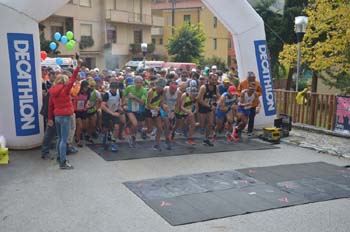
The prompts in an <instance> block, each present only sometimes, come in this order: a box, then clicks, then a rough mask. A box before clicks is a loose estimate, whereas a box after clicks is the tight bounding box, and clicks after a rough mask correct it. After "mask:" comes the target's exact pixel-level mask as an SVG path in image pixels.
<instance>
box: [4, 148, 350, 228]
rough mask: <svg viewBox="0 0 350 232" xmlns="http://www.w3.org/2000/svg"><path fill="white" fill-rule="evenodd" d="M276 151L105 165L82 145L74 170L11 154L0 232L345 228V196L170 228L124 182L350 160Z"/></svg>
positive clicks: (349, 218) (29, 154)
mask: <svg viewBox="0 0 350 232" xmlns="http://www.w3.org/2000/svg"><path fill="white" fill-rule="evenodd" d="M279 146H280V149H273V150H261V151H239V152H226V153H211V154H196V155H186V156H176V157H162V158H150V159H140V160H130V161H117V162H106V161H104V160H103V159H102V158H100V157H99V156H97V155H96V154H94V153H93V152H92V151H91V150H89V149H88V148H86V147H84V148H83V149H81V150H80V152H79V153H78V154H76V155H74V156H71V157H69V158H70V160H71V163H72V164H73V165H74V167H75V169H74V170H67V171H62V170H59V169H58V165H57V164H56V163H55V161H44V160H41V159H40V152H39V150H30V151H12V152H11V154H10V158H11V163H10V164H9V165H7V166H0V232H22V231H23V232H40V231H43V232H49V231H50V232H51V231H59V232H65V231H67V232H68V231H69V232H71V231H72V232H73V231H74V232H80V231H81V232H90V231H91V232H99V231H101V232H109V231H111V232H112V231H113V232H115V231H117V232H129V231H130V232H139V231H140V232H141V231H142V232H167V231H189V232H197V231H200V232H206V231H213V232H224V231H239V232H241V231H243V232H245V231H252V232H253V231H254V232H257V231H259V232H263V231H268V232H274V231H276V232H277V231H278V232H280V231H283V232H289V231H298V232H301V231H308V232H313V231H315V232H316V231H317V232H323V231H324V232H326V231H327V232H329V231H332V232H341V231H344V232H348V231H350V199H340V200H333V201H327V202H320V203H313V204H307V205H301V206H294V207H288V208H281V209H276V210H269V211H264V212H257V213H252V214H246V215H242V216H235V217H228V218H224V219H217V220H211V221H207V222H199V223H194V224H189V225H184V226H176V227H173V226H171V225H170V224H168V223H167V222H166V221H165V220H164V219H163V218H161V217H160V216H159V215H158V214H157V213H155V212H154V211H153V210H152V209H151V208H149V207H148V206H147V205H146V204H145V203H144V202H143V201H142V200H140V199H139V198H138V197H136V196H135V195H134V194H133V193H132V192H130V191H129V190H128V189H127V188H126V187H125V186H124V185H123V184H122V182H124V181H131V180H141V179H147V178H156V177H167V176H174V175H180V174H190V173H200V172H210V171H218V170H232V169H239V168H247V167H260V166H271V165H279V164H291V163H306V162H317V161H324V162H328V163H331V164H335V165H341V166H344V165H349V164H350V160H349V159H345V158H337V157H335V156H331V155H327V154H320V153H317V152H315V151H312V150H309V149H305V148H300V147H297V146H291V145H286V144H281V145H279Z"/></svg>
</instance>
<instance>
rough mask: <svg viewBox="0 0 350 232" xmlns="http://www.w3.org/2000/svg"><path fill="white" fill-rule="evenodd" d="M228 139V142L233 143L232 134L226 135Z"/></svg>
mask: <svg viewBox="0 0 350 232" xmlns="http://www.w3.org/2000/svg"><path fill="white" fill-rule="evenodd" d="M226 139H227V141H229V142H232V141H233V138H232V135H231V134H230V133H227V134H226Z"/></svg>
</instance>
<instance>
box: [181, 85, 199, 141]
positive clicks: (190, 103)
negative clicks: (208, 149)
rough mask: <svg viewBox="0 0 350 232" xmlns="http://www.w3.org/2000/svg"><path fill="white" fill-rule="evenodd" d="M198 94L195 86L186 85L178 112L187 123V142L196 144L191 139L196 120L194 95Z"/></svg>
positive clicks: (196, 107)
mask: <svg viewBox="0 0 350 232" xmlns="http://www.w3.org/2000/svg"><path fill="white" fill-rule="evenodd" d="M197 95H198V89H197V87H187V89H186V93H183V94H182V96H181V103H180V111H179V112H178V114H179V115H181V116H182V117H183V118H185V119H186V122H187V125H188V128H189V130H188V140H187V144H189V145H196V143H195V141H194V140H193V133H194V130H195V128H196V121H195V117H194V115H195V114H196V113H197V111H198V104H197V100H196V97H197Z"/></svg>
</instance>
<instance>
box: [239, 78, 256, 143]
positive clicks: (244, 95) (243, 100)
mask: <svg viewBox="0 0 350 232" xmlns="http://www.w3.org/2000/svg"><path fill="white" fill-rule="evenodd" d="M254 105H258V106H259V105H260V101H259V94H258V93H257V92H256V87H255V84H254V83H250V86H249V89H245V90H243V91H242V92H241V97H240V101H239V103H238V115H237V116H238V120H239V123H238V124H237V126H236V128H235V130H234V132H233V137H234V140H235V141H238V140H239V137H240V136H241V133H242V130H243V129H244V128H245V126H246V125H247V122H248V117H249V114H250V108H251V107H252V106H254ZM259 109H260V107H257V109H256V113H259Z"/></svg>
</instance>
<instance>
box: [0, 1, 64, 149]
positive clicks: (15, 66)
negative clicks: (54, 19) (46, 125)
mask: <svg viewBox="0 0 350 232" xmlns="http://www.w3.org/2000/svg"><path fill="white" fill-rule="evenodd" d="M67 2H68V0H54V1H48V0H0V15H1V21H0V47H1V48H2V53H1V57H0V67H2V69H1V78H0V109H1V110H0V134H2V135H4V136H5V138H6V142H7V146H8V147H9V148H12V149H28V148H33V147H37V146H40V144H41V142H42V136H43V125H42V121H43V120H42V118H41V116H40V115H39V110H40V107H41V102H42V94H41V81H40V80H41V70H40V68H39V67H40V41H39V28H38V22H40V21H42V20H44V19H45V18H47V17H48V16H50V15H51V14H53V13H54V12H55V11H56V10H57V9H59V8H61V7H62V6H64V4H66V3H67Z"/></svg>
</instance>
